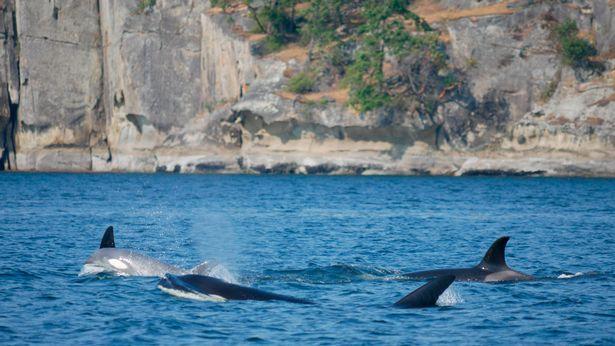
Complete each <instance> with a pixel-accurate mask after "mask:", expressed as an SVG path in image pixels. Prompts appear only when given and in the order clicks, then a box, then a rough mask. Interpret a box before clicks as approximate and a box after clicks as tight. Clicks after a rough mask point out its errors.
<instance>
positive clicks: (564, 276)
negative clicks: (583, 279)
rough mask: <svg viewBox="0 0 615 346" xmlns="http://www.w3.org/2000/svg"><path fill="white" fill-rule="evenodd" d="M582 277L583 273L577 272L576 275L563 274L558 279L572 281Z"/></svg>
mask: <svg viewBox="0 0 615 346" xmlns="http://www.w3.org/2000/svg"><path fill="white" fill-rule="evenodd" d="M581 275H583V273H582V272H576V273H574V274H567V273H563V274H560V275H559V276H558V277H557V278H558V279H572V278H576V277H578V276H581Z"/></svg>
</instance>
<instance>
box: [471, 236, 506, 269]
mask: <svg viewBox="0 0 615 346" xmlns="http://www.w3.org/2000/svg"><path fill="white" fill-rule="evenodd" d="M509 239H510V237H508V236H506V237H502V238H500V239H498V240H496V241H495V242H493V244H491V247H490V248H489V250H487V253H486V254H485V257H483V260H482V261H481V262H480V263H479V264H478V266H481V267H489V266H491V267H507V265H506V255H505V253H504V252H505V251H506V243H508V240H509Z"/></svg>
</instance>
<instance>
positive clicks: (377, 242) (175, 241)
mask: <svg viewBox="0 0 615 346" xmlns="http://www.w3.org/2000/svg"><path fill="white" fill-rule="evenodd" d="M0 200H1V201H2V202H1V203H2V206H1V207H0V244H1V247H2V248H1V249H0V344H2V345H9V344H29V343H43V344H58V343H60V344H86V343H88V344H112V343H133V344H152V343H154V344H174V345H183V344H203V343H213V344H231V343H259V344H260V343H263V344H268V343H275V344H290V343H297V344H336V345H337V344H382V343H394V344H431V343H464V344H466V343H467V344H491V343H494V342H498V343H504V344H508V343H514V344H519V343H522V344H613V343H615V336H614V335H615V241H614V240H613V236H614V235H615V180H608V179H543V178H531V179H530V178H480V177H473V178H427V177H426V178H416V177H319V176H317V177H303V176H217V175H136V174H132V175H125V174H0ZM109 225H113V226H114V227H115V229H116V232H115V241H116V246H117V247H122V248H130V249H135V250H138V251H140V252H142V253H144V254H147V255H150V256H152V257H155V258H158V259H160V260H163V261H166V262H169V263H172V264H175V265H178V266H181V267H186V268H189V267H192V266H194V265H196V264H198V263H200V262H202V261H204V260H208V261H215V262H216V263H218V264H219V265H220V266H221V268H223V269H224V270H221V271H220V273H222V276H223V277H224V276H226V278H227V279H229V280H236V281H237V282H240V283H242V284H244V285H249V286H253V287H258V288H261V289H265V290H270V291H273V292H276V293H283V294H288V295H292V296H296V297H301V298H307V299H310V300H313V301H315V302H316V304H315V305H309V306H307V305H298V304H291V303H285V302H255V301H242V302H237V301H229V302H224V303H216V302H203V301H195V300H189V299H180V298H177V297H174V296H171V295H168V294H166V293H164V292H162V291H161V290H159V289H158V288H157V287H156V284H157V281H158V279H157V278H143V277H119V276H111V275H106V274H102V275H94V276H78V273H79V271H80V269H81V267H82V265H83V262H84V261H85V260H86V258H87V257H88V256H89V254H90V253H91V252H93V251H94V250H96V249H97V247H98V245H99V242H100V238H101V236H102V233H103V232H104V230H105V228H106V227H107V226H109ZM502 235H509V236H511V240H510V242H509V243H508V248H507V262H508V264H509V265H510V266H511V267H512V268H514V269H517V270H520V271H522V272H525V273H529V274H533V275H535V276H537V278H538V279H537V280H536V281H532V282H520V283H508V284H485V283H466V282H455V283H454V284H453V285H452V286H451V288H449V290H448V291H447V292H445V294H444V295H443V296H442V297H441V298H440V301H439V304H440V306H439V307H435V308H425V309H413V310H403V309H397V308H393V307H392V304H393V303H394V302H395V301H397V300H398V299H400V298H401V297H403V296H404V295H405V294H407V293H408V292H410V291H412V290H413V289H415V288H417V287H419V286H420V285H421V282H420V281H408V280H403V279H402V278H401V277H400V274H401V273H404V272H408V271H417V270H423V269H434V268H446V267H458V266H472V265H474V264H476V263H478V261H480V259H481V258H482V256H483V254H484V252H485V251H486V250H487V248H488V247H489V245H490V244H491V243H492V242H493V241H494V240H495V239H497V238H498V237H500V236H502Z"/></svg>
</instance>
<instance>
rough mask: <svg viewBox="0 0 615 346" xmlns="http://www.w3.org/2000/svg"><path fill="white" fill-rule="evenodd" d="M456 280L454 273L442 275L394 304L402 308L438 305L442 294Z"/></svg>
mask: <svg viewBox="0 0 615 346" xmlns="http://www.w3.org/2000/svg"><path fill="white" fill-rule="evenodd" d="M453 281H455V276H454V275H444V276H440V277H438V278H436V279H434V280H431V281H429V282H428V283H426V284H424V285H423V286H421V287H419V288H417V289H416V290H414V291H412V292H410V293H409V294H408V295H407V296H405V297H403V298H402V299H400V300H399V301H398V302H397V303H395V304H394V305H395V306H397V307H400V308H425V307H429V306H434V305H436V302H437V301H438V298H439V297H440V295H441V294H442V293H443V292H444V291H446V289H447V288H448V286H450V285H451V284H452V283H453Z"/></svg>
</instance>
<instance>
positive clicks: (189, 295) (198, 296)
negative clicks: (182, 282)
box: [158, 285, 226, 303]
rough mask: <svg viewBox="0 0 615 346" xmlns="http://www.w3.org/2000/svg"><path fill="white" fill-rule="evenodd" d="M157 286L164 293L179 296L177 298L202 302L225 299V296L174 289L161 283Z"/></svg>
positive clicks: (220, 301) (217, 301) (219, 301)
mask: <svg viewBox="0 0 615 346" xmlns="http://www.w3.org/2000/svg"><path fill="white" fill-rule="evenodd" d="M158 288H159V289H160V290H161V291H163V292H165V293H168V294H170V295H172V296H175V297H179V298H185V299H192V300H199V301H203V302H216V303H222V302H225V301H226V299H225V298H223V297H220V296H217V295H215V294H211V295H210V294H202V293H196V292H188V291H182V290H175V289H172V288H168V287H164V286H161V285H158Z"/></svg>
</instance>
